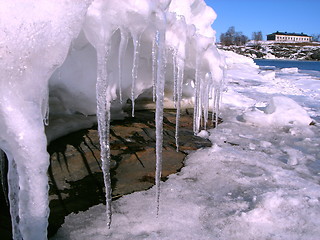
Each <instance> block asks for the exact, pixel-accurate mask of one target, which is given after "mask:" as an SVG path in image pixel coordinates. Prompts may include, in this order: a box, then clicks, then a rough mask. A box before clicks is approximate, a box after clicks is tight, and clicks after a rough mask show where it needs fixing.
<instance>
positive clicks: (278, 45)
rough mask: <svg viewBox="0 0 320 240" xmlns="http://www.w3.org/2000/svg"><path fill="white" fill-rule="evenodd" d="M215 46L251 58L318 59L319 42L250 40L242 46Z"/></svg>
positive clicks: (319, 51) (319, 56) (319, 57)
mask: <svg viewBox="0 0 320 240" xmlns="http://www.w3.org/2000/svg"><path fill="white" fill-rule="evenodd" d="M217 47H218V48H219V49H222V50H226V51H232V52H235V53H238V54H240V55H244V56H247V57H250V58H253V59H284V60H311V61H320V43H319V42H275V41H259V42H255V41H250V42H248V43H247V44H246V45H244V46H235V45H231V46H222V45H220V44H217Z"/></svg>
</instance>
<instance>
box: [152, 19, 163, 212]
mask: <svg viewBox="0 0 320 240" xmlns="http://www.w3.org/2000/svg"><path fill="white" fill-rule="evenodd" d="M162 14H163V16H162V17H163V19H162V22H160V24H159V25H160V26H159V41H158V58H157V85H156V116H155V117H156V119H155V122H156V179H155V180H156V201H157V215H158V214H159V207H160V180H161V172H162V146H163V99H164V84H165V64H166V59H165V57H166V54H165V51H166V49H165V33H166V16H165V14H164V13H162Z"/></svg>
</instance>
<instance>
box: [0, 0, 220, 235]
mask: <svg viewBox="0 0 320 240" xmlns="http://www.w3.org/2000/svg"><path fill="white" fill-rule="evenodd" d="M215 18H216V14H215V12H214V11H213V10H212V9H211V8H209V7H207V6H206V4H205V3H204V1H203V0H195V1H194V0H188V1H179V0H172V1H170V0H158V1H154V0H142V1H128V0H127V1H126V0H117V1H113V0H109V1H103V0H95V1H93V0H82V1H72V0H57V1H50V0H11V1H6V0H0V61H1V63H0V84H1V86H0V148H1V149H2V150H3V151H4V152H5V153H6V155H7V158H8V162H9V173H8V182H9V201H10V212H11V216H12V226H13V237H14V239H24V240H28V239H32V240H36V239H46V238H47V218H48V213H49V209H48V196H47V195H48V193H47V191H48V179H47V175H46V171H47V168H48V164H49V158H48V154H47V151H46V146H47V139H46V135H45V133H44V122H45V123H46V122H47V121H48V116H49V106H50V115H51V116H55V118H56V117H58V116H67V115H69V116H70V114H73V113H81V114H82V115H92V114H97V117H98V125H99V131H100V138H101V148H102V155H101V159H102V162H103V168H104V180H105V184H106V189H107V191H106V197H107V218H108V220H107V224H110V221H111V208H110V201H111V200H110V199H111V198H110V196H111V189H110V178H109V171H108V168H109V146H108V144H109V143H108V129H109V128H108V127H109V123H110V118H111V117H112V116H113V114H114V113H115V112H116V113H119V112H120V113H121V109H122V107H123V106H124V105H125V103H126V101H127V99H131V102H132V109H133V111H132V115H134V107H135V106H134V102H135V101H134V100H135V99H136V98H137V97H139V96H140V95H141V94H142V93H145V92H148V91H149V92H151V93H152V94H150V95H149V99H150V101H152V100H153V101H155V102H156V111H157V114H156V116H157V117H156V121H157V162H158V164H157V180H156V183H157V184H156V185H157V199H158V200H159V188H160V182H159V179H160V176H161V149H162V109H163V104H164V101H166V100H168V99H170V100H171V101H173V103H174V105H175V106H176V108H177V112H178V113H177V132H178V128H179V127H178V126H179V125H178V123H179V111H180V108H181V101H182V100H184V102H188V101H189V102H194V107H195V111H194V112H195V115H194V131H195V132H198V131H199V129H200V119H201V118H202V117H203V116H205V117H207V116H208V109H209V102H210V103H211V106H212V109H213V111H215V112H217V111H218V106H219V99H220V94H219V91H220V87H221V81H222V78H223V68H224V64H223V61H222V60H220V54H219V53H218V51H217V49H216V48H215V46H214V45H213V43H214V41H215V32H214V31H213V30H212V28H211V24H212V23H213V21H214V20H215ZM49 102H50V104H48V103H49ZM96 106H97V107H96ZM96 109H97V110H96ZM64 119H65V118H64ZM61 122H62V123H65V122H64V121H63V120H61ZM204 122H205V121H204ZM49 126H50V124H49ZM67 126H70V124H67ZM74 127H79V126H77V124H75V126H74ZM65 130H66V129H64V128H62V131H65ZM55 134H56V133H55ZM57 135H59V134H57ZM48 138H49V139H50V136H48ZM177 139H178V134H177ZM177 142H178V141H177ZM1 161H2V162H3V161H4V160H3V159H1Z"/></svg>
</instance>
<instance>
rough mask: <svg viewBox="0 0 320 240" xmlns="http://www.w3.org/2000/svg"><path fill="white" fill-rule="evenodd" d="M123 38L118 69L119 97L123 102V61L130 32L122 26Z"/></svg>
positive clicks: (120, 45)
mask: <svg viewBox="0 0 320 240" xmlns="http://www.w3.org/2000/svg"><path fill="white" fill-rule="evenodd" d="M120 34H121V40H120V44H119V55H118V70H119V99H120V103H121V104H122V71H123V69H122V63H123V59H124V57H125V53H126V49H127V45H128V32H127V31H126V30H124V29H122V28H120Z"/></svg>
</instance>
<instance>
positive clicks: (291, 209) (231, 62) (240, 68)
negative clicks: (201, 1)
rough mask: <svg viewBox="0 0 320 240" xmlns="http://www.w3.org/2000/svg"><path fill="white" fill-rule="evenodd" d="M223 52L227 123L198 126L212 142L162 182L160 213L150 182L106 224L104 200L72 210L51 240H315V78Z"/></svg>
mask: <svg viewBox="0 0 320 240" xmlns="http://www.w3.org/2000/svg"><path fill="white" fill-rule="evenodd" d="M221 54H223V55H224V56H225V57H226V58H227V59H226V60H227V62H228V69H227V71H226V87H225V88H224V92H223V98H222V101H223V104H222V109H221V117H222V118H223V123H222V124H220V125H219V126H218V127H217V128H214V129H211V130H208V131H201V132H200V133H199V134H198V136H203V137H205V138H209V139H210V140H211V141H212V143H213V146H212V147H210V148H204V149H200V150H198V151H195V152H193V153H191V154H189V155H188V157H187V159H186V162H185V167H184V168H183V169H182V170H181V172H179V173H177V174H173V175H171V176H169V179H168V180H167V181H166V182H164V183H163V184H162V188H161V205H160V211H159V215H158V216H157V215H156V203H155V201H154V194H155V191H156V190H155V188H152V189H150V190H147V191H142V192H136V193H133V194H130V195H127V196H124V197H122V198H121V199H119V200H117V201H115V202H114V205H113V214H114V215H113V223H112V225H111V228H110V229H108V228H106V227H105V225H106V223H105V217H104V214H103V209H104V206H103V205H98V206H94V207H92V208H91V209H89V210H88V211H86V212H81V213H78V214H70V215H69V216H67V218H66V221H65V223H64V225H63V226H62V228H61V229H60V230H59V232H58V234H57V235H56V236H55V237H54V238H53V239H55V240H58V239H61V240H62V239H93V240H95V239H137V240H138V239H139V240H140V239H150V240H151V239H161V240H163V239H199V240H202V239H219V240H247V239H253V240H258V239H259V240H260V239H270V240H279V239H281V240H317V239H319V236H320V219H319V215H320V152H319V147H320V127H319V122H317V120H319V116H320V108H319V100H320V81H319V78H317V77H312V76H311V75H308V74H306V73H298V72H296V71H295V70H292V71H287V70H285V71H281V70H276V69H273V68H267V69H271V70H265V69H266V68H262V69H259V68H258V67H257V66H255V65H254V64H253V62H252V60H249V59H247V58H244V57H242V56H239V55H236V54H234V53H230V52H221ZM291 108H292V109H293V110H294V111H291ZM252 111H260V113H259V114H257V115H256V116H255V117H254V121H253V120H252V119H253V118H252V117H251V118H250V119H248V118H245V117H244V116H247V117H248V116H249V115H250V114H251V113H252ZM288 111H290V112H288ZM272 115H274V116H273V117H272V121H271V120H270V119H269V118H270V116H272ZM308 115H309V116H311V118H312V119H310V118H309V117H308ZM310 120H311V121H313V125H309V123H310ZM297 121H301V122H299V123H298V124H297ZM257 123H258V124H257Z"/></svg>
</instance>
